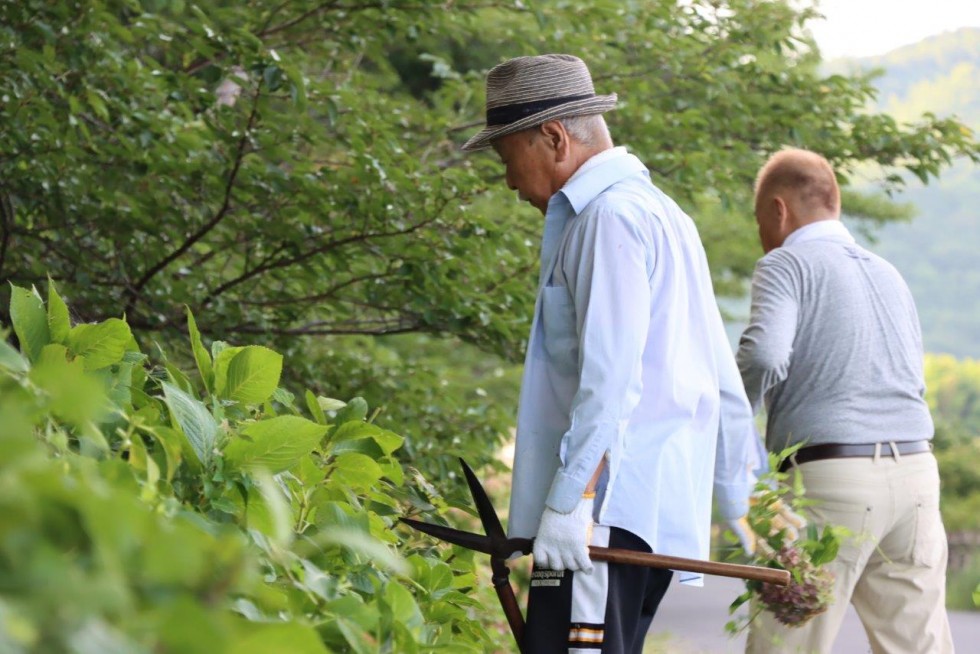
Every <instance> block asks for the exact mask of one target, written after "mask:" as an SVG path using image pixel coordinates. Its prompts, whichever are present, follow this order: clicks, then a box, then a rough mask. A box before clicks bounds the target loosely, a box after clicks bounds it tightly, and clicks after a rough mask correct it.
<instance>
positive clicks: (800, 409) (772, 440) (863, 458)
mask: <svg viewBox="0 0 980 654" xmlns="http://www.w3.org/2000/svg"><path fill="white" fill-rule="evenodd" d="M755 215H756V220H757V222H758V225H759V237H760V239H761V241H762V247H763V250H765V252H766V255H765V256H764V257H763V258H762V259H761V260H760V261H759V262H758V264H757V266H756V269H755V274H754V276H753V278H752V312H751V318H750V323H749V326H748V327H747V328H746V330H745V333H744V334H743V335H742V338H741V341H740V343H739V350H738V355H737V359H738V364H739V369H740V371H741V373H742V380H743V382H744V384H745V390H746V392H747V394H748V398H749V401H750V402H751V404H752V407H753V409H754V410H755V411H758V410H759V409H760V405H761V404H762V403H763V402H765V405H766V409H767V412H768V425H767V429H766V445H767V448H768V449H769V450H770V451H774V452H779V451H780V450H783V449H784V448H786V447H788V446H790V445H795V444H796V443H800V442H802V443H803V447H802V448H801V449H800V450H799V451H798V452H797V454H796V455H795V457H794V458H793V460H791V461H787V462H786V463H785V464H784V466H783V469H784V470H786V469H790V468H793V467H795V468H796V469H797V470H798V471H799V473H800V474H801V475H802V479H803V484H804V487H805V488H806V497H807V498H808V499H813V500H817V504H816V505H815V506H814V507H813V509H812V514H811V515H810V516H808V518H809V519H810V520H812V521H813V522H814V523H816V524H817V525H823V524H825V523H831V524H837V525H842V526H844V527H847V528H848V529H850V530H851V532H852V533H853V537H852V538H849V539H848V540H847V541H846V542H845V544H844V545H843V546H842V548H841V552H840V554H839V556H838V558H837V560H836V561H834V562H833V563H832V564H830V565H831V566H832V567H831V571H832V572H833V573H834V575H835V585H834V593H835V601H834V603H833V605H832V606H831V607H830V608H829V610H827V611H826V612H825V613H823V614H821V615H819V616H817V617H816V618H814V619H812V620H811V621H810V622H808V623H807V624H805V625H804V626H802V627H797V628H788V627H784V626H782V625H780V624H779V623H778V622H777V621H776V620H775V619H774V618H773V617H772V616H771V615H769V614H768V613H766V612H763V613H762V614H761V615H760V616H759V618H758V619H756V620H755V621H754V622H753V623H752V625H751V627H750V632H749V639H748V646H747V650H748V651H749V652H780V653H782V652H820V653H822V652H830V651H831V647H832V645H833V641H834V638H835V637H836V635H837V631H838V629H839V627H840V623H841V620H842V618H843V616H844V613H845V611H846V609H847V603H848V602H851V603H852V604H853V605H854V607H855V609H856V610H857V612H858V614H859V616H860V618H861V621H862V622H863V624H864V626H865V629H866V630H867V632H868V638H869V640H870V642H871V646H872V649H873V650H874V651H875V652H901V653H903V654H911V653H914V652H922V653H925V652H929V653H930V654H935V653H941V652H952V651H953V646H952V638H951V635H950V631H949V624H948V621H947V616H946V610H945V606H944V603H945V574H946V534H945V531H944V529H943V524H942V519H941V517H940V514H939V474H938V470H937V467H936V459H935V457H934V456H933V455H932V453H931V445H930V440H931V439H932V436H933V425H932V418H931V417H930V415H929V409H928V407H927V406H926V403H925V401H924V400H923V394H924V392H925V384H924V381H923V374H922V354H923V353H922V337H921V332H920V328H919V320H918V315H917V314H916V310H915V304H914V303H913V301H912V296H911V294H910V292H909V289H908V287H907V286H906V284H905V282H904V281H903V280H902V277H901V276H900V275H899V273H898V271H896V270H895V268H894V267H893V266H892V265H891V264H889V263H888V262H887V261H885V260H884V259H882V258H881V257H878V256H876V255H874V254H872V253H871V252H869V251H867V250H865V249H864V248H862V247H861V246H859V245H857V244H856V243H855V242H854V238H853V237H852V236H851V234H850V233H849V232H848V230H847V228H846V227H845V226H844V225H843V224H842V223H841V222H840V189H839V188H838V186H837V180H836V178H835V176H834V172H833V169H832V168H831V166H830V164H829V163H828V162H827V160H826V159H824V158H823V157H821V156H820V155H818V154H815V153H813V152H809V151H806V150H784V151H782V152H779V153H777V154H776V155H774V156H773V157H772V158H771V159H770V160H769V161H768V162H767V163H766V164H765V166H764V167H763V168H762V170H761V171H760V172H759V176H758V179H757V181H756V189H755Z"/></svg>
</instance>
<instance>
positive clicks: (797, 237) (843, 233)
mask: <svg viewBox="0 0 980 654" xmlns="http://www.w3.org/2000/svg"><path fill="white" fill-rule="evenodd" d="M823 238H830V239H839V240H843V241H846V242H848V243H854V237H853V236H851V233H850V232H849V231H847V227H845V226H844V223H842V222H841V221H839V220H837V219H836V218H831V219H827V220H818V221H817V222H813V223H810V224H809V225H804V226H803V227H800V228H799V229H797V230H796V231H794V232H793V233H791V234H790V235H789V236H787V237H786V240H785V241H783V247H786V246H788V245H799V244H800V243H806V242H807V241H816V240H818V239H823Z"/></svg>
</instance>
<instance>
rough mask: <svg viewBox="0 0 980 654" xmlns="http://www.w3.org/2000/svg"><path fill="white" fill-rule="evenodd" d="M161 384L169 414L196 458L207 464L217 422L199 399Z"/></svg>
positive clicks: (212, 448) (216, 429)
mask: <svg viewBox="0 0 980 654" xmlns="http://www.w3.org/2000/svg"><path fill="white" fill-rule="evenodd" d="M161 385H162V386H163V396H164V401H165V402H166V403H167V408H169V409H170V415H171V416H173V419H174V421H175V422H176V423H177V425H178V426H179V427H180V430H181V431H182V432H183V433H184V436H185V437H186V438H187V442H188V444H190V446H191V450H192V451H193V452H194V454H196V455H197V460H198V461H200V462H201V463H202V464H204V465H208V464H209V463H210V462H211V458H212V456H213V453H214V445H215V442H216V441H217V438H218V423H217V422H215V419H214V416H212V415H211V412H210V411H208V408H207V407H206V406H204V404H203V403H202V402H201V401H200V400H198V399H196V398H194V397H191V396H190V395H188V394H187V393H185V392H184V391H182V390H180V389H179V388H177V387H176V386H174V385H172V384H168V383H167V382H162V384H161Z"/></svg>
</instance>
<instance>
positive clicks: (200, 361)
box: [187, 307, 214, 393]
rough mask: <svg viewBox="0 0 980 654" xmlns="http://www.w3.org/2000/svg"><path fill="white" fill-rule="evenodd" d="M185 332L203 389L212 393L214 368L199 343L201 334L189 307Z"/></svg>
mask: <svg viewBox="0 0 980 654" xmlns="http://www.w3.org/2000/svg"><path fill="white" fill-rule="evenodd" d="M187 330H188V331H189V332H190V337H191V350H192V351H193V352H194V361H195V362H196V363H197V369H198V371H199V372H200V373H201V380H202V381H203V382H204V388H206V389H207V390H208V392H209V393H213V392H214V368H213V367H212V365H211V355H210V354H209V353H208V351H207V349H206V348H205V347H204V343H203V342H202V341H201V332H200V331H198V329H197V322H196V321H195V320H194V314H193V313H191V310H190V307H187Z"/></svg>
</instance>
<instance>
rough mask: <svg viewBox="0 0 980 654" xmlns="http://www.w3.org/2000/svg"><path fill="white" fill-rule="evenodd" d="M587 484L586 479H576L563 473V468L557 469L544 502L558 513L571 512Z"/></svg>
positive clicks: (580, 498)
mask: <svg viewBox="0 0 980 654" xmlns="http://www.w3.org/2000/svg"><path fill="white" fill-rule="evenodd" d="M588 485H589V480H588V479H576V478H575V477H572V476H571V475H567V474H565V471H564V470H559V471H558V472H557V473H555V480H554V481H553V482H552V483H551V491H550V492H549V493H548V499H547V500H545V504H546V505H548V508H550V509H552V510H553V511H557V512H558V513H571V512H572V511H574V510H575V507H576V506H578V503H579V502H580V501H581V500H582V494H583V493H585V488H586V487H587V486H588Z"/></svg>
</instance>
